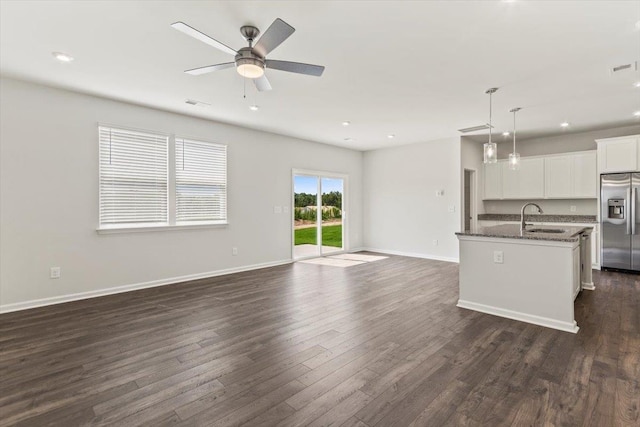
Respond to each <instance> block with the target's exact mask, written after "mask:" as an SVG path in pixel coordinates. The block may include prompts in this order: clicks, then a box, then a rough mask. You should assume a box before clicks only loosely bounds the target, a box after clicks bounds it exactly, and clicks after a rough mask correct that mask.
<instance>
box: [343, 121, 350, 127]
mask: <svg viewBox="0 0 640 427" xmlns="http://www.w3.org/2000/svg"><path fill="white" fill-rule="evenodd" d="M350 124H351V122H350V121H344V122H342V126H349V125H350Z"/></svg>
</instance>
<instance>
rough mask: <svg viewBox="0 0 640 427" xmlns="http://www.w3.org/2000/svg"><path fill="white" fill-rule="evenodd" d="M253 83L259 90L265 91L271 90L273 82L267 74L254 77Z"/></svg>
mask: <svg viewBox="0 0 640 427" xmlns="http://www.w3.org/2000/svg"><path fill="white" fill-rule="evenodd" d="M253 84H255V85H256V88H258V91H259V92H265V91H267V90H271V83H269V79H267V76H266V75H265V74H263V75H262V77H258V78H257V79H253Z"/></svg>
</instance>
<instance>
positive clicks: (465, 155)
mask: <svg viewBox="0 0 640 427" xmlns="http://www.w3.org/2000/svg"><path fill="white" fill-rule="evenodd" d="M483 161H484V152H483V146H482V144H478V143H477V142H476V141H472V140H470V139H468V138H465V137H464V136H463V137H461V138H460V174H461V177H460V205H461V206H462V204H463V203H464V198H463V197H464V170H465V169H470V170H475V171H476V188H475V194H476V197H475V199H476V214H481V213H484V204H483V203H482V193H483V191H484V189H483V183H484V165H483ZM460 221H461V222H462V224H461V228H462V226H464V219H463V218H462V216H461V217H460Z"/></svg>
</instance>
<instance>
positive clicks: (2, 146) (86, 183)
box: [0, 79, 363, 310]
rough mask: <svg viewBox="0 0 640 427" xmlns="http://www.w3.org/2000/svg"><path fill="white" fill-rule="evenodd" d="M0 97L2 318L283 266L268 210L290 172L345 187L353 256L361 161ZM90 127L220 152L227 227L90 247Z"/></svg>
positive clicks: (199, 123)
mask: <svg viewBox="0 0 640 427" xmlns="http://www.w3.org/2000/svg"><path fill="white" fill-rule="evenodd" d="M0 91H1V94H2V96H1V104H0V124H1V126H0V158H1V160H0V190H1V191H0V270H1V271H0V308H3V309H5V310H8V309H14V308H19V307H23V306H28V305H29V304H30V303H29V302H30V301H31V302H33V301H34V300H41V299H47V298H51V300H49V301H44V302H42V303H45V302H53V301H57V300H59V299H60V297H62V296H65V295H73V294H83V293H89V294H91V293H99V292H100V291H101V290H104V289H106V288H113V287H118V286H126V285H134V284H140V283H145V282H150V281H160V282H163V281H165V282H166V281H167V280H168V279H172V278H180V277H184V276H190V275H198V274H207V273H210V272H219V271H221V270H226V269H234V268H241V267H243V266H254V265H257V264H268V263H277V262H282V261H286V260H289V259H290V258H291V248H290V245H291V219H290V215H285V214H274V209H273V208H274V206H290V205H291V170H292V168H300V169H312V170H323V171H332V172H338V173H344V174H348V175H349V189H348V191H349V194H348V206H347V207H346V208H347V209H348V213H349V231H348V232H349V236H348V237H349V241H350V243H351V247H359V246H362V235H363V233H362V194H363V193H362V192H363V190H362V153H361V152H357V151H353V150H347V149H341V148H337V147H331V146H328V145H323V144H317V143H312V142H308V141H303V140H299V139H294V138H288V137H284V136H280V135H275V134H269V133H264V132H257V131H252V130H248V129H244V128H240V127H235V126H230V125H224V124H220V123H216V122H212V121H207V120H202V119H196V118H192V117H187V116H182V115H178V114H173V113H168V112H164V111H159V110H154V109H150V108H145V107H141V106H136V105H131V104H125V103H122V102H117V101H112V100H107V99H103V98H97V97H93V96H89V95H83V94H78V93H73V92H68V91H64V90H59V89H54V88H49V87H45V86H39V85H35V84H30V83H25V82H21V81H16V80H12V79H2V80H1V81H0ZM247 114H251V113H250V112H248V113H247ZM98 122H102V123H108V124H114V125H121V126H128V127H133V128H138V129H148V130H154V131H161V132H166V133H177V134H182V135H186V136H191V137H196V138H197V137H200V138H203V139H205V140H210V141H215V142H221V143H226V144H228V180H229V199H228V206H229V222H230V224H229V226H228V227H226V228H218V229H197V230H179V231H158V232H143V233H127V234H111V235H98V234H97V233H96V231H95V230H96V226H97V224H98V191H97V189H98V152H97V148H98V143H97V123H98ZM233 246H237V247H238V248H239V255H238V256H232V255H231V248H232V247H233ZM51 266H60V267H61V268H62V277H61V278H60V279H57V280H51V279H49V267H51ZM12 304H13V305H12Z"/></svg>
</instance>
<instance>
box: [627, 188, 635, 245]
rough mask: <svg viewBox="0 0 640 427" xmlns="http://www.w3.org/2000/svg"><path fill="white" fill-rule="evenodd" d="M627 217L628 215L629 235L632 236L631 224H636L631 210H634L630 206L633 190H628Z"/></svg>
mask: <svg viewBox="0 0 640 427" xmlns="http://www.w3.org/2000/svg"><path fill="white" fill-rule="evenodd" d="M626 205H627V206H626V211H627V212H626V215H627V234H631V223H632V222H635V221H633V219H634V218H633V214H631V212H632V211H631V209H633V207H631V206H629V205H631V188H629V189H628V190H627V200H626Z"/></svg>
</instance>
